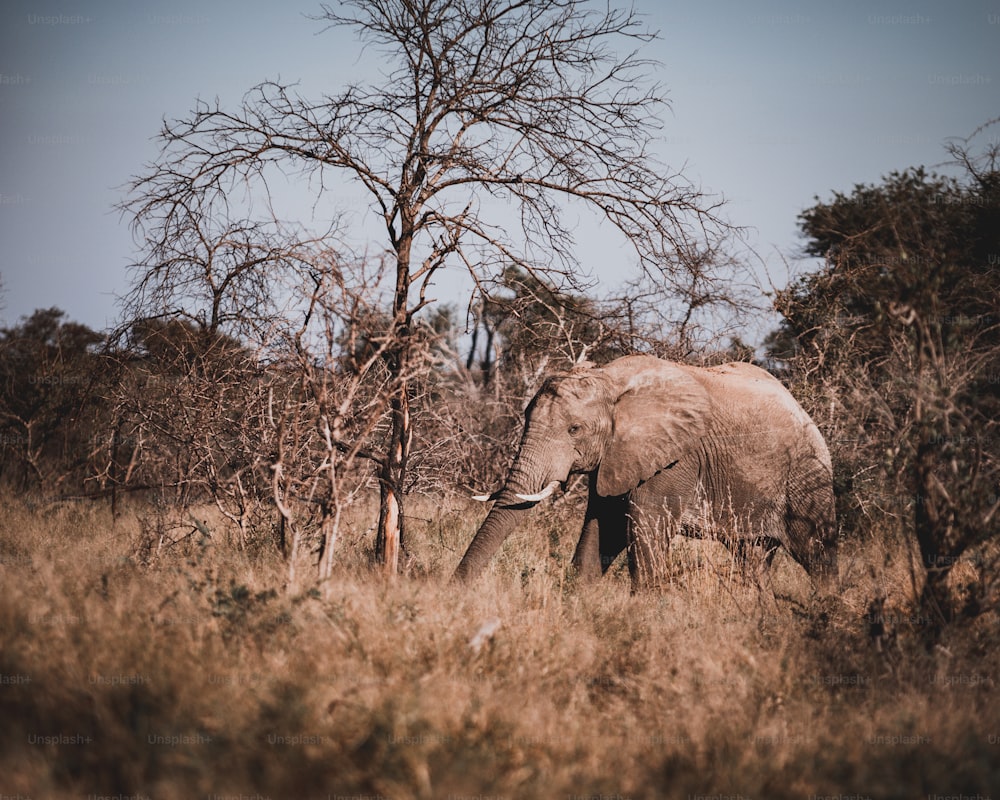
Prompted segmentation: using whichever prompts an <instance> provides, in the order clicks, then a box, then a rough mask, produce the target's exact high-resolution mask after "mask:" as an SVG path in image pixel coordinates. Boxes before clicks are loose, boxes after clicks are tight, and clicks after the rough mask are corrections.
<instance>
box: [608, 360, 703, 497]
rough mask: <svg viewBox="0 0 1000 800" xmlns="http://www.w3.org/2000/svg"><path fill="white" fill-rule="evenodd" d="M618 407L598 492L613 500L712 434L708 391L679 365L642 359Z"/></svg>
mask: <svg viewBox="0 0 1000 800" xmlns="http://www.w3.org/2000/svg"><path fill="white" fill-rule="evenodd" d="M640 366H642V367H643V368H642V369H640V370H638V371H636V372H634V373H633V374H630V375H629V376H628V378H627V380H626V381H625V382H624V385H622V384H619V385H620V386H621V387H622V388H624V391H623V392H622V394H621V395H619V397H618V400H617V402H616V403H615V406H614V409H613V412H612V419H613V429H612V433H611V444H610V445H609V446H608V449H607V451H606V452H605V454H604V458H603V459H602V460H601V465H600V467H599V469H598V471H597V493H598V494H600V495H602V496H604V497H614V496H616V495H622V494H625V493H626V492H630V491H631V490H632V489H634V488H635V487H636V486H638V485H639V484H640V483H641V482H642V481H645V480H649V479H650V478H651V477H653V475H655V474H656V473H657V472H659V471H660V470H662V469H664V468H666V467H668V466H670V465H671V464H673V463H674V462H676V461H679V460H680V459H682V458H684V457H685V456H687V455H688V454H690V453H692V452H693V451H694V450H695V448H696V446H697V444H698V442H699V441H700V439H701V438H702V436H704V434H705V432H706V430H707V429H708V415H709V409H710V407H711V403H710V400H709V396H708V392H707V391H706V390H705V387H704V386H702V384H701V383H700V382H699V381H698V380H696V379H695V378H694V376H693V375H692V374H691V373H690V372H688V371H687V370H685V369H684V368H683V367H681V366H680V365H678V364H672V363H670V362H664V361H659V360H658V359H652V358H650V359H648V360H646V359H644V363H643V364H641V365H640Z"/></svg>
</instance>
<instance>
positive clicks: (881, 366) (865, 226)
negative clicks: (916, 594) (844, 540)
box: [767, 149, 1000, 629]
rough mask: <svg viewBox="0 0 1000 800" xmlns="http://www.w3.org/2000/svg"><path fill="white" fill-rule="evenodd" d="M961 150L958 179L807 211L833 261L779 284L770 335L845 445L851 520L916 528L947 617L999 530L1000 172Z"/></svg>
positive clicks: (881, 190) (813, 251)
mask: <svg viewBox="0 0 1000 800" xmlns="http://www.w3.org/2000/svg"><path fill="white" fill-rule="evenodd" d="M957 152H961V153H962V155H964V156H965V159H964V162H963V163H965V165H966V167H967V169H966V174H965V175H964V176H963V178H962V179H961V180H960V179H956V178H946V177H942V176H939V175H934V174H930V173H928V172H926V171H925V170H923V169H910V170H905V171H903V172H894V173H892V174H890V175H888V176H887V177H886V178H885V179H884V180H883V182H882V183H881V184H878V185H873V186H867V185H861V186H856V187H855V188H854V190H853V191H852V192H851V193H850V194H844V193H839V192H837V193H834V195H833V197H832V199H831V200H829V201H817V203H816V204H815V205H814V206H813V207H812V208H810V209H808V210H807V211H805V212H804V213H803V214H802V215H801V216H800V225H801V229H802V232H803V234H804V236H805V237H806V247H805V251H806V253H807V254H808V255H812V256H819V257H822V258H823V259H824V265H823V267H822V268H821V269H820V270H819V271H818V272H816V273H813V274H810V275H806V276H804V277H802V278H800V279H799V280H798V281H796V282H795V283H793V284H792V285H791V286H790V287H788V288H787V289H786V290H785V291H783V292H780V293H779V294H778V297H777V301H776V305H777V308H778V310H779V311H780V312H781V313H782V314H783V316H784V319H783V321H782V323H781V327H780V329H779V330H778V331H776V332H775V333H774V334H772V336H771V337H770V338H769V340H768V343H767V344H768V347H769V351H770V356H771V357H772V358H773V359H775V360H777V361H779V362H781V363H783V364H784V366H785V368H786V371H787V376H788V377H789V378H790V379H791V380H793V381H797V382H798V384H799V393H800V395H801V396H803V397H804V398H805V399H806V402H807V405H808V406H809V407H810V408H811V409H812V410H813V411H814V414H815V415H816V416H817V417H818V418H819V420H820V422H821V423H822V425H823V427H824V428H825V429H826V433H827V436H828V439H830V440H831V441H832V443H833V444H834V452H835V456H836V459H837V461H838V464H837V467H836V472H837V481H838V485H839V488H840V489H841V511H842V512H843V513H842V514H841V516H842V519H844V520H846V521H847V522H848V527H849V528H850V527H854V528H859V527H861V526H862V525H863V524H865V523H864V521H865V520H870V519H871V518H872V517H873V515H877V516H889V517H895V518H896V519H898V521H899V524H900V525H901V526H902V527H903V529H904V530H908V531H910V532H911V533H912V535H914V536H915V538H916V541H917V544H918V545H919V549H920V554H921V558H922V561H923V566H924V568H925V571H926V581H925V589H924V595H923V598H922V602H923V605H924V607H925V610H926V611H927V612H928V617H929V618H933V619H934V620H936V621H937V622H942V621H944V620H946V619H949V618H951V617H952V616H953V615H954V614H955V613H957V610H956V609H953V608H951V607H950V601H949V597H948V594H947V592H946V591H945V590H944V585H945V582H946V581H947V578H948V573H949V572H950V570H951V568H952V567H953V566H954V565H955V564H956V563H958V561H959V560H960V559H961V558H962V557H963V555H964V554H965V553H966V552H967V551H969V550H970V549H972V548H981V546H982V545H983V544H984V543H985V542H987V541H990V540H993V539H995V538H997V537H998V535H1000V527H998V526H1000V514H998V513H997V511H998V507H1000V496H998V495H1000V491H998V488H997V487H998V484H997V480H998V478H1000V428H998V420H1000V266H998V264H1000V225H998V224H997V223H998V220H1000V193H998V191H997V187H998V185H1000V171H998V164H997V160H996V153H995V152H993V151H992V150H991V151H989V152H988V153H987V155H986V157H985V158H984V159H980V160H979V161H976V160H975V159H973V158H972V157H970V156H968V154H967V153H966V151H964V150H960V149H958V150H957ZM973 165H975V166H976V168H975V169H973V168H972V166H973ZM980 560H981V561H982V563H983V566H984V568H983V569H982V570H981V582H980V585H979V587H978V589H977V592H978V593H980V594H981V595H982V596H983V598H985V596H986V595H989V594H991V593H993V592H995V586H994V587H993V589H990V588H989V587H990V584H991V582H992V581H993V578H992V575H991V574H990V572H991V568H992V564H991V566H990V568H987V567H986V560H983V559H980ZM996 601H997V598H996V596H994V597H993V599H992V600H990V601H989V602H996ZM967 607H968V606H967ZM930 627H932V628H935V629H936V625H932V626H930Z"/></svg>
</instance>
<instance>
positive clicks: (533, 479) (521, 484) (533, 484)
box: [453, 437, 552, 581]
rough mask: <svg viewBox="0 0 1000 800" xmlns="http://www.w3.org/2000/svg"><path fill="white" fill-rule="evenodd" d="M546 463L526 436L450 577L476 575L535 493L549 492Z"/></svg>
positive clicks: (513, 526)
mask: <svg viewBox="0 0 1000 800" xmlns="http://www.w3.org/2000/svg"><path fill="white" fill-rule="evenodd" d="M547 463H548V462H547V460H546V459H545V457H544V455H543V454H542V453H541V452H540V448H539V447H537V446H536V445H535V443H534V442H532V441H530V440H528V439H527V437H526V439H525V441H523V442H522V445H521V449H520V452H519V453H518V456H517V457H516V458H515V459H514V464H513V466H511V470H510V476H509V477H508V478H507V481H506V485H505V486H504V488H503V489H502V490H501V491H500V492H499V493H498V494H497V496H496V502H495V503H494V505H493V508H492V509H491V510H490V513H489V514H488V515H487V516H486V519H485V520H483V524H482V525H480V526H479V530H478V531H477V532H476V536H475V538H474V539H473V540H472V543H471V544H470V545H469V549H468V550H466V551H465V555H464V556H462V561H461V562H460V563H459V565H458V567H457V568H456V569H455V574H454V576H453V580H457V581H469V580H472V579H473V578H475V577H477V576H478V575H479V573H481V572H482V571H483V569H485V567H486V565H487V564H488V563H489V561H490V559H491V558H493V556H494V555H495V554H496V552H497V550H499V549H500V546H501V545H502V544H503V543H504V542H505V541H507V537H508V536H510V535H511V534H512V533H513V532H514V530H515V529H516V528H517V525H518V523H519V522H520V521H521V518H522V517H523V515H524V512H525V510H526V509H528V508H530V507H531V506H533V505H535V503H536V502H538V501H537V500H536V499H535V497H536V496H537V497H541V496H542V495H543V494H545V492H546V491H548V492H549V493H551V486H550V483H551V481H552V478H551V476H550V475H549V474H548V473H549V470H548V468H547ZM546 496H547V495H546Z"/></svg>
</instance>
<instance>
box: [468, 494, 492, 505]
mask: <svg viewBox="0 0 1000 800" xmlns="http://www.w3.org/2000/svg"><path fill="white" fill-rule="evenodd" d="M472 499H473V500H478V501H479V502H480V503H488V502H490V500H493V499H495V498H494V497H493V495H491V494H474V495H472Z"/></svg>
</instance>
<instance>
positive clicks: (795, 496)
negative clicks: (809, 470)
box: [785, 481, 838, 590]
mask: <svg viewBox="0 0 1000 800" xmlns="http://www.w3.org/2000/svg"><path fill="white" fill-rule="evenodd" d="M785 530H786V535H787V540H788V549H789V550H790V551H791V554H792V557H793V558H795V560H796V561H798V562H799V563H800V564H801V565H802V566H803V567H805V570H806V572H808V573H809V575H810V576H811V577H812V578H814V579H816V580H818V581H819V583H820V585H821V586H822V587H823V588H824V589H825V590H833V589H834V588H835V586H836V583H837V577H838V576H837V522H836V512H835V510H834V499H833V491H832V489H830V488H829V486H828V485H826V484H825V483H824V482H822V481H816V482H815V484H809V483H802V482H800V483H798V484H796V485H795V486H793V487H792V491H790V492H789V497H788V507H787V510H786V513H785Z"/></svg>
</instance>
